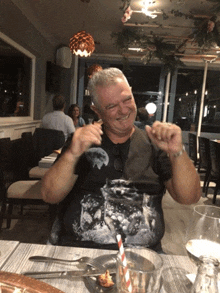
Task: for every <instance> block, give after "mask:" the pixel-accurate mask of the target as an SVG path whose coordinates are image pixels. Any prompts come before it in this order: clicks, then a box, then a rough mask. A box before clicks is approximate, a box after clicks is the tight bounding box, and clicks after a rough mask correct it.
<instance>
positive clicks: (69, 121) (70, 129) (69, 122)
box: [66, 116, 76, 134]
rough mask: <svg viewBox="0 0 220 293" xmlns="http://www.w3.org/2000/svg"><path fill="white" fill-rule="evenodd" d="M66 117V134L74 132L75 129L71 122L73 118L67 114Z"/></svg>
mask: <svg viewBox="0 0 220 293" xmlns="http://www.w3.org/2000/svg"><path fill="white" fill-rule="evenodd" d="M66 118H67V119H66V122H67V132H68V134H71V133H73V132H75V130H76V129H75V126H74V124H73V120H72V119H71V118H70V117H69V116H67V117H66Z"/></svg>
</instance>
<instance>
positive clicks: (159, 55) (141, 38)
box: [111, 28, 184, 73]
mask: <svg viewBox="0 0 220 293" xmlns="http://www.w3.org/2000/svg"><path fill="white" fill-rule="evenodd" d="M111 37H112V38H113V39H115V46H116V47H117V49H118V50H119V52H120V54H122V55H123V56H124V58H126V54H128V52H129V51H128V48H129V47H132V46H135V47H138V48H142V50H143V56H142V58H141V59H142V61H143V63H144V64H147V63H150V62H151V61H152V60H153V59H155V58H156V59H159V60H160V61H161V62H162V63H163V65H164V68H165V70H167V71H171V73H173V72H174V70H175V69H176V68H177V67H178V66H184V63H183V62H182V61H181V60H180V58H179V57H177V56H176V54H175V53H176V52H177V51H178V50H177V48H176V46H175V45H173V44H167V43H166V42H164V40H163V38H159V37H156V36H155V35H153V34H152V37H148V36H146V35H144V34H143V33H140V32H138V31H134V30H131V29H128V28H125V29H123V30H122V31H121V32H117V33H112V34H111ZM124 62H125V60H124Z"/></svg>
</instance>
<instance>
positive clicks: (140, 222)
mask: <svg viewBox="0 0 220 293" xmlns="http://www.w3.org/2000/svg"><path fill="white" fill-rule="evenodd" d="M89 91H90V93H91V96H92V100H93V106H92V107H93V110H94V111H95V112H96V114H97V115H98V117H99V118H100V119H101V120H102V123H103V124H102V125H101V123H100V122H97V123H94V124H92V125H86V126H85V127H82V128H80V129H78V130H76V132H75V133H74V136H73V138H72V141H71V142H70V144H69V146H68V147H67V148H66V150H65V151H64V152H63V154H62V155H61V157H60V158H59V160H58V161H57V162H56V163H55V164H54V166H53V167H52V168H51V169H50V170H49V171H48V172H47V173H46V175H45V177H44V178H43V180H42V197H43V199H44V200H45V201H46V202H49V203H52V204H53V203H59V202H62V203H65V204H64V210H63V214H62V216H63V223H64V230H63V234H65V235H63V237H62V239H63V241H61V242H60V243H59V244H61V245H62V244H63V245H69V244H70V245H71V239H72V243H73V245H74V242H76V241H77V240H79V241H81V242H83V241H84V242H87V241H88V243H89V242H92V243H96V244H97V246H98V245H101V247H106V248H107V247H111V245H113V246H114V247H117V245H115V238H114V232H113V233H112V232H111V231H110V230H111V229H112V227H113V226H114V228H115V230H116V233H120V234H122V237H123V241H124V244H125V245H129V244H133V245H138V246H140V245H141V246H145V247H150V248H152V249H155V250H158V249H159V248H160V240H161V238H162V237H163V234H164V221H163V212H162V208H161V200H162V197H163V195H164V191H165V187H166V188H167V189H168V191H169V193H170V194H171V196H172V197H173V199H174V200H176V201H177V202H179V203H182V204H192V203H196V202H197V201H198V200H199V198H200V181H199V177H198V174H197V172H196V170H195V168H194V166H193V164H192V162H191V161H190V159H189V157H188V155H187V154H186V152H185V151H184V148H183V144H182V136H181V130H180V128H179V127H178V126H176V125H173V124H169V123H161V122H158V121H156V122H155V123H154V124H153V126H152V127H150V126H146V129H145V130H141V129H138V128H137V127H135V126H134V121H135V117H136V114H137V109H136V105H135V101H134V97H133V94H132V91H131V87H130V86H129V84H128V81H127V79H126V78H125V76H124V75H123V73H122V72H121V71H120V70H119V69H116V68H109V69H104V70H103V71H100V72H97V73H96V74H94V75H93V76H92V78H91V80H90V82H89ZM76 175H78V178H77V176H76ZM121 178H122V179H124V180H125V181H123V180H121ZM106 179H107V184H106ZM113 179H120V180H116V181H113V182H112V181H111V180H113ZM120 185H121V186H120ZM100 189H101V191H100ZM109 194H110V195H111V197H112V198H113V200H111V199H109V197H108V195H109ZM64 198H65V200H64ZM116 202H117V204H116ZM62 203H61V204H62ZM65 239H66V241H65ZM68 241H69V242H68Z"/></svg>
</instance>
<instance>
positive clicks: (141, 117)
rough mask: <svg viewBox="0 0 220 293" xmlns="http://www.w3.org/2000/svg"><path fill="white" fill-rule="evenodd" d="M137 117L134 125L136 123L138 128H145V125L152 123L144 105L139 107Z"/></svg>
mask: <svg viewBox="0 0 220 293" xmlns="http://www.w3.org/2000/svg"><path fill="white" fill-rule="evenodd" d="M137 117H138V120H137V121H134V125H136V126H137V127H138V128H140V129H145V125H151V123H150V122H149V115H148V112H147V110H146V109H145V108H144V107H141V108H138V109H137Z"/></svg>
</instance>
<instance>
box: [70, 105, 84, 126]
mask: <svg viewBox="0 0 220 293" xmlns="http://www.w3.org/2000/svg"><path fill="white" fill-rule="evenodd" d="M68 116H70V117H71V118H72V119H73V124H74V126H75V128H78V127H82V126H84V125H85V124H86V123H85V120H84V119H83V118H82V117H80V109H79V105H77V104H72V105H71V106H70V107H69V109H68Z"/></svg>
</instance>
